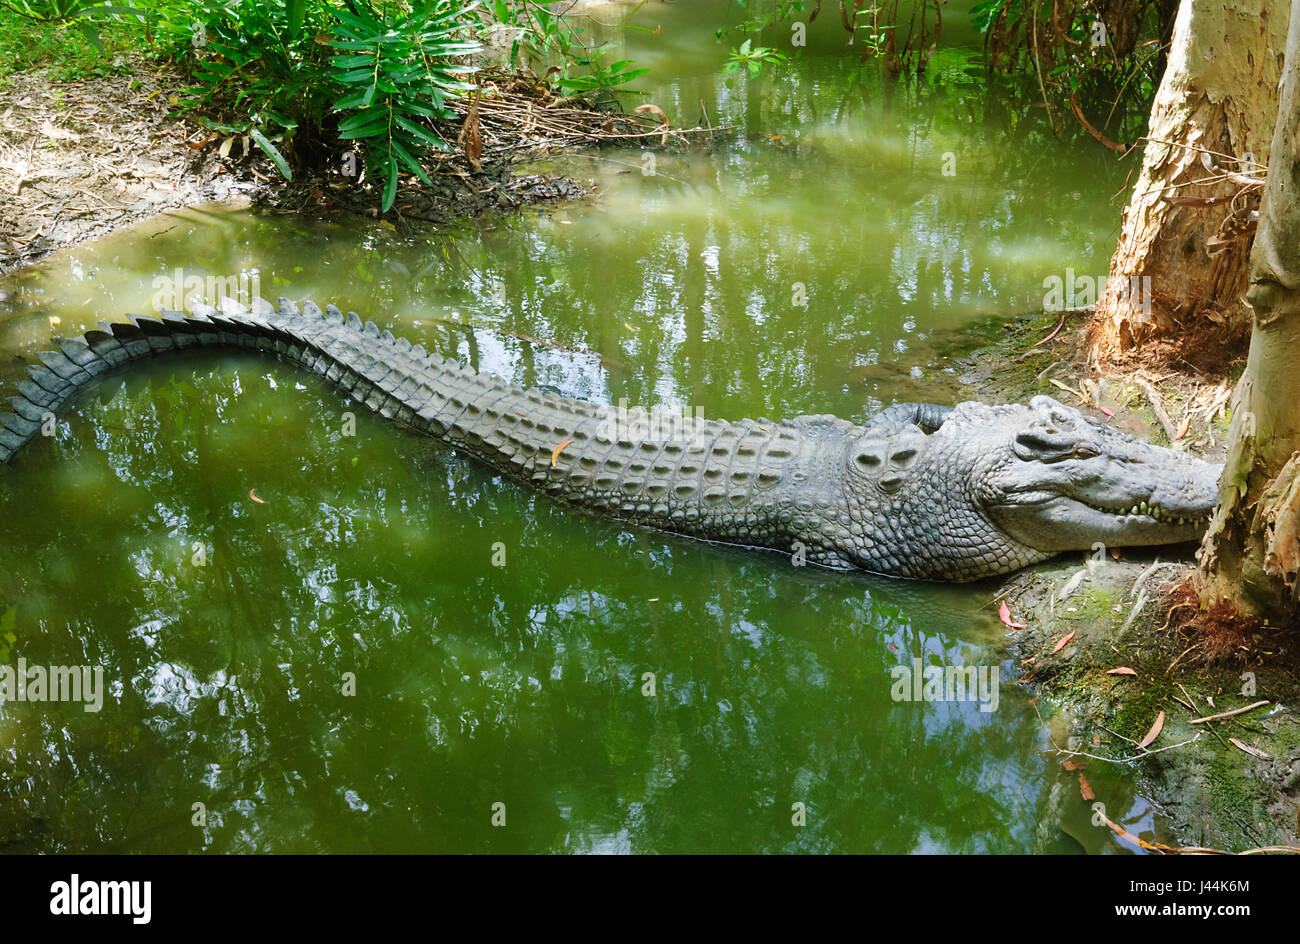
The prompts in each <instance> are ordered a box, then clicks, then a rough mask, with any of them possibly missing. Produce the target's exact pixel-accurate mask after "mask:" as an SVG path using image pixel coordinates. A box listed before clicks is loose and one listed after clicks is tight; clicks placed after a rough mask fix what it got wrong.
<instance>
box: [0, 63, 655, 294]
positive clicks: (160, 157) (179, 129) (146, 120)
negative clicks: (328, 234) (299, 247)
mask: <svg viewBox="0 0 1300 944" xmlns="http://www.w3.org/2000/svg"><path fill="white" fill-rule="evenodd" d="M498 78H499V79H500V81H501V88H502V90H503V97H502V98H501V100H500V101H498V102H496V104H494V105H489V104H487V103H486V102H485V103H483V104H482V105H481V107H478V108H474V109H473V110H471V109H470V106H468V105H462V106H460V107H461V108H462V111H464V112H465V114H464V116H463V117H458V118H457V119H456V120H453V121H451V122H447V123H444V124H445V127H443V128H440V129H439V130H440V131H442V133H443V134H444V136H445V137H447V138H448V139H449V140H453V141H455V140H457V136H458V132H459V131H460V130H462V129H463V130H466V131H467V132H468V134H467V135H466V136H464V137H465V138H466V139H467V140H461V141H460V142H459V144H458V148H457V149H453V151H451V152H449V153H447V154H443V155H437V156H434V157H432V158H431V159H430V161H429V168H430V174H431V177H432V179H433V186H432V187H430V186H427V185H424V184H421V183H420V182H419V181H418V180H417V179H416V178H414V177H411V178H410V179H409V180H404V181H403V183H402V185H401V186H400V187H399V190H398V199H397V203H396V205H395V206H394V207H393V209H392V210H391V211H390V212H389V213H388V214H387V217H386V218H388V219H389V220H390V221H391V222H392V223H393V225H394V226H395V227H397V228H399V229H400V228H402V227H404V226H407V225H410V226H418V225H422V224H438V223H446V222H450V221H452V220H456V219H464V218H467V217H474V216H478V215H480V214H483V213H487V212H502V211H511V210H516V209H519V208H520V207H523V206H528V205H532V204H538V203H546V202H550V201H556V200H568V199H573V198H575V197H580V196H585V195H588V194H591V193H593V192H594V187H593V186H592V185H591V184H590V183H588V182H583V181H575V180H571V179H568V178H564V177H554V176H548V175H544V174H516V173H515V172H514V169H513V168H514V165H515V164H516V163H517V162H518V161H521V160H528V159H530V158H532V157H535V156H537V154H539V153H547V152H548V151H551V150H555V149H562V148H565V147H576V146H581V145H582V144H583V143H593V142H599V141H601V140H604V139H606V138H607V137H608V138H610V139H623V138H631V139H633V140H637V139H640V138H645V137H647V135H648V132H647V131H646V126H647V123H648V124H649V125H650V126H654V124H655V120H657V119H655V118H645V117H643V116H637V115H605V114H603V113H600V112H597V111H595V110H593V109H590V108H586V107H583V106H582V105H581V104H577V103H571V102H568V101H561V100H558V99H556V98H555V97H554V96H553V95H549V94H548V93H547V92H546V91H545V90H544V89H543V88H541V87H540V86H536V87H534V84H532V83H529V82H526V81H524V80H522V79H521V78H519V77H513V76H501V77H498ZM186 84H187V83H186V79H185V76H184V74H183V73H182V72H181V71H180V70H179V69H178V68H176V67H175V66H170V65H169V66H160V65H156V64H151V63H140V64H138V65H137V66H136V68H135V70H134V73H133V74H130V75H120V76H106V77H102V78H95V79H87V80H84V81H78V82H55V81H52V80H51V79H50V76H49V72H48V70H47V69H33V70H29V71H27V72H21V73H16V74H14V75H12V76H11V77H10V78H9V80H8V81H7V83H6V85H5V87H4V88H3V90H0V193H2V194H3V198H4V204H5V213H4V214H3V216H0V273H2V272H4V271H7V270H10V269H13V268H15V267H18V266H22V265H26V264H29V263H31V262H34V261H36V260H37V259H39V258H41V257H42V256H43V255H45V254H46V253H48V252H51V251H53V250H56V249H60V248H62V247H65V246H70V245H73V244H75V243H80V242H84V241H86V240H89V239H95V238H97V237H99V236H103V235H105V234H106V233H109V232H111V231H113V230H115V229H117V228H119V227H123V226H126V225H128V224H130V223H134V222H136V221H138V220H141V219H144V218H146V217H150V216H154V215H156V214H158V213H161V212H163V211H166V210H172V209H176V208H179V207H185V206H195V205H198V204H205V203H237V204H238V203H251V204H252V205H253V206H255V207H259V208H261V209H264V210H266V211H268V212H277V213H298V214H305V215H309V216H314V217H322V218H328V217H332V216H335V215H337V214H349V213H350V214H357V215H361V216H366V217H377V216H378V215H379V209H378V203H379V196H378V188H377V187H376V186H375V182H374V181H371V180H367V179H366V174H365V169H364V167H362V166H361V165H360V161H359V158H358V157H357V156H356V155H349V154H348V153H347V152H346V150H345V149H342V148H340V150H339V154H338V155H337V157H338V160H337V161H334V162H332V164H331V166H329V167H326V168H324V169H318V170H315V171H303V172H300V173H298V174H296V175H295V177H294V179H293V180H289V181H286V180H285V179H284V178H283V177H282V176H281V175H280V174H279V172H278V171H276V169H275V167H274V165H273V164H272V163H271V161H270V160H269V159H268V158H266V157H265V155H263V154H262V153H261V152H260V151H259V150H257V149H256V148H255V147H251V146H250V143H249V140H248V138H247V137H246V136H243V135H223V134H217V133H216V132H213V131H212V130H210V129H209V128H207V127H206V126H204V125H203V124H201V123H200V122H199V121H197V120H194V119H192V118H189V117H185V116H176V115H175V114H173V112H174V108H175V106H174V103H173V101H172V97H173V96H174V94H175V92H176V90H177V89H180V88H183V87H185V85H186ZM521 108H522V109H523V114H522V119H521V120H522V122H523V123H521V124H519V127H518V128H517V129H516V133H515V134H514V135H513V137H512V135H511V130H510V123H511V122H512V121H518V120H520V119H519V116H516V115H515V114H513V112H512V111H511V109H516V110H517V109H521ZM534 112H535V114H534ZM529 122H531V124H529ZM584 136H585V137H584ZM654 140H659V135H658V134H657V133H656V134H655V135H654Z"/></svg>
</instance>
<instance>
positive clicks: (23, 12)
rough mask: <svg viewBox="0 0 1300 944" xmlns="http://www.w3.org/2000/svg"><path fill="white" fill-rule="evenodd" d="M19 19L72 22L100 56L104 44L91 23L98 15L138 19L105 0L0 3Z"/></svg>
mask: <svg viewBox="0 0 1300 944" xmlns="http://www.w3.org/2000/svg"><path fill="white" fill-rule="evenodd" d="M0 2H3V3H4V5H5V6H7V7H8V8H9V9H11V10H13V11H14V12H15V13H17V14H18V15H19V16H24V17H27V19H29V20H35V21H36V22H38V23H47V24H54V23H65V22H70V21H75V22H76V24H77V28H78V29H80V30H81V32H82V35H84V36H85V37H86V41H87V42H89V43H90V44H91V45H92V46H94V47H95V48H96V49H97V50H99V51H100V52H101V53H102V52H103V51H104V43H103V41H102V40H101V39H100V38H99V30H97V29H96V28H95V24H94V23H93V22H92V20H93V19H94V18H96V17H102V16H140V12H139V11H138V10H134V9H132V8H131V7H128V6H113V5H111V4H109V3H107V2H106V0H0Z"/></svg>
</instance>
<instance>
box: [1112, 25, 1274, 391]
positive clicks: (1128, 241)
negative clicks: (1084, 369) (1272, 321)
mask: <svg viewBox="0 0 1300 944" xmlns="http://www.w3.org/2000/svg"><path fill="white" fill-rule="evenodd" d="M1288 20H1289V16H1288V12H1287V6H1286V4H1284V3H1278V2H1277V0H1182V5H1181V6H1180V7H1179V10H1178V16H1177V19H1176V20H1175V22H1174V32H1173V46H1172V48H1171V49H1170V51H1169V63H1168V66H1167V67H1166V69H1165V73H1164V78H1163V79H1162V80H1161V83H1160V88H1159V90H1158V91H1157V93H1156V98H1155V103H1154V104H1153V106H1152V109H1151V122H1150V129H1149V131H1148V132H1147V136H1148V141H1147V145H1146V150H1145V152H1144V154H1143V159H1142V173H1141V175H1140V176H1139V177H1138V182H1137V186H1136V187H1135V188H1134V190H1133V195H1132V197H1131V198H1130V200H1129V204H1128V206H1127V207H1126V208H1125V210H1124V223H1123V231H1122V233H1121V236H1120V241H1119V247H1118V249H1117V250H1116V251H1115V256H1114V258H1112V259H1111V264H1110V278H1109V280H1108V282H1107V288H1106V292H1105V293H1104V294H1103V295H1102V297H1101V298H1100V299H1098V302H1097V311H1096V315H1095V317H1094V319H1093V323H1092V327H1091V339H1090V360H1091V362H1092V364H1093V365H1094V366H1095V367H1105V366H1111V365H1114V364H1117V363H1121V362H1123V361H1124V360H1126V359H1127V358H1129V357H1130V356H1132V355H1133V354H1135V353H1140V354H1143V355H1147V356H1149V355H1151V354H1152V353H1154V348H1153V346H1152V345H1151V344H1150V343H1149V342H1152V341H1154V340H1156V339H1166V340H1171V341H1174V342H1175V345H1174V347H1173V348H1171V349H1170V350H1168V351H1167V352H1166V356H1169V357H1172V356H1174V355H1180V356H1181V357H1182V358H1183V359H1185V360H1189V361H1191V362H1193V363H1195V362H1196V355H1197V354H1202V353H1214V352H1213V351H1209V352H1207V351H1202V350H1198V349H1201V348H1205V347H1207V341H1209V342H1211V343H1212V344H1214V345H1216V346H1217V348H1216V349H1219V350H1221V349H1222V346H1223V345H1224V344H1227V345H1228V346H1229V347H1231V346H1232V341H1233V339H1234V338H1235V339H1236V347H1237V352H1238V353H1239V351H1240V346H1241V344H1242V343H1244V341H1245V334H1246V330H1247V328H1248V326H1249V323H1250V316H1249V312H1248V311H1247V309H1246V307H1245V305H1243V304H1242V302H1241V293H1242V291H1243V290H1244V288H1245V285H1246V276H1247V260H1248V258H1249V251H1250V240H1249V239H1248V238H1240V239H1236V240H1233V241H1231V242H1229V243H1228V244H1227V245H1226V247H1225V248H1224V249H1223V250H1222V251H1220V252H1217V253H1216V254H1214V255H1210V254H1209V253H1208V252H1207V250H1206V240H1207V239H1209V238H1211V237H1213V236H1215V234H1216V233H1217V232H1218V231H1219V229H1220V226H1221V224H1223V222H1224V220H1225V219H1226V218H1227V216H1228V215H1229V214H1230V213H1231V212H1232V207H1231V206H1230V205H1229V204H1220V205H1218V206H1214V207H1208V208H1207V207H1193V206H1177V205H1174V204H1171V203H1169V202H1167V201H1166V199H1165V198H1166V197H1167V196H1180V197H1181V196H1197V197H1208V196H1227V195H1230V194H1233V193H1234V192H1235V191H1236V190H1238V189H1240V184H1239V183H1234V182H1231V181H1219V182H1215V183H1211V184H1201V185H1196V186H1183V185H1185V184H1188V183H1189V182H1192V181H1198V180H1203V179H1205V178H1208V177H1212V176H1215V175H1214V173H1213V172H1211V171H1209V170H1207V169H1206V167H1205V166H1204V164H1203V163H1202V159H1203V157H1205V156H1206V155H1205V151H1213V152H1218V154H1219V155H1227V157H1222V156H1216V157H1214V158H1213V160H1214V161H1215V162H1216V163H1217V164H1218V165H1219V166H1220V167H1222V168H1224V169H1227V170H1232V171H1249V170H1250V165H1249V164H1247V163H1244V162H1245V161H1246V160H1247V155H1253V157H1254V159H1255V160H1256V161H1258V162H1259V163H1261V164H1264V163H1267V161H1268V156H1269V140H1270V135H1269V132H1270V130H1271V129H1272V127H1273V123H1274V121H1275V119H1276V117H1277V85H1278V78H1279V76H1280V75H1281V69H1282V51H1283V47H1284V45H1285V42H1286V32H1287V22H1288ZM1228 158H1236V159H1237V160H1236V161H1232V160H1229V159H1228ZM1257 194H1258V190H1256V191H1254V193H1253V194H1249V195H1246V196H1245V197H1244V198H1243V199H1244V200H1250V199H1253V196H1254V195H1257ZM1242 203H1243V200H1238V201H1237V207H1238V211H1239V212H1238V214H1237V216H1242V215H1248V214H1249V209H1250V207H1248V206H1242ZM1148 280H1149V281H1148ZM1180 337H1185V338H1186V339H1187V343H1186V344H1185V345H1183V346H1181V347H1178V346H1177V340H1178V339H1179V338H1180ZM1143 348H1146V350H1143ZM1196 366H1202V367H1205V368H1207V369H1221V367H1222V365H1221V364H1212V363H1209V362H1204V361H1203V362H1202V363H1200V364H1197V365H1196Z"/></svg>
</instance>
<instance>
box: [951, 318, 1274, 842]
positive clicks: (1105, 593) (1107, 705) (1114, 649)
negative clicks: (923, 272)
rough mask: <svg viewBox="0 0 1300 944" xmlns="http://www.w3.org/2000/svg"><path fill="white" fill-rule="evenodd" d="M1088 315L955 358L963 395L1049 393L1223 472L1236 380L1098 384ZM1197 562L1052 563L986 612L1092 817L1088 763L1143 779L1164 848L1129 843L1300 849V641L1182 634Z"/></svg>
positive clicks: (1153, 377) (1040, 321) (1174, 553)
mask: <svg viewBox="0 0 1300 944" xmlns="http://www.w3.org/2000/svg"><path fill="white" fill-rule="evenodd" d="M1088 318H1089V313H1088V312H1087V311H1083V310H1079V311H1073V312H1067V313H1065V315H1064V316H1061V315H1060V314H1059V313H1052V314H1042V315H1037V316H1033V317H1029V318H1025V319H1021V320H1020V321H1018V322H1016V323H1014V324H1011V325H1008V326H1007V327H1006V329H1005V337H1004V338H1003V339H1002V340H1000V341H999V342H997V343H995V344H993V345H991V346H989V347H986V348H983V349H981V350H978V351H976V352H975V353H974V354H972V355H969V356H967V357H963V358H960V359H959V360H958V364H959V365H960V371H961V379H962V381H963V383H964V385H965V386H966V392H967V394H968V395H969V396H972V397H974V398H978V399H982V400H986V401H990V402H991V401H994V400H1001V401H1015V400H1024V399H1026V398H1028V397H1030V396H1033V395H1035V394H1043V393H1045V394H1048V395H1050V396H1053V397H1055V398H1057V399H1059V400H1061V401H1062V402H1064V403H1067V404H1069V405H1071V406H1075V407H1078V408H1080V409H1082V410H1084V411H1085V412H1087V413H1089V414H1090V415H1092V416H1094V417H1096V418H1097V419H1099V420H1101V421H1103V422H1107V423H1110V424H1112V425H1115V426H1117V427H1119V428H1121V429H1124V430H1125V431H1127V432H1132V433H1133V434H1135V435H1137V436H1140V437H1142V438H1144V439H1148V440H1150V441H1152V442H1157V443H1160V444H1162V445H1166V446H1172V447H1174V448H1181V449H1188V450H1190V451H1192V452H1194V453H1196V454H1198V455H1201V456H1203V457H1205V458H1208V459H1212V460H1215V461H1221V460H1222V458H1223V456H1224V454H1225V452H1226V444H1225V440H1226V438H1227V423H1228V405H1227V401H1228V394H1229V392H1230V390H1231V384H1232V382H1233V381H1234V380H1235V375H1234V376H1231V377H1227V378H1223V377H1212V376H1203V375H1199V374H1195V373H1191V372H1189V373H1156V374H1144V373H1141V372H1139V373H1137V374H1135V375H1132V376H1127V377H1124V378H1119V379H1103V378H1098V377H1096V376H1094V375H1092V374H1090V373H1089V371H1088V370H1087V369H1086V368H1085V367H1083V366H1082V365H1083V364H1084V362H1085V361H1084V358H1083V356H1082V353H1083V344H1084V342H1085V338H1084V327H1085V326H1086V324H1087V321H1088ZM1058 327H1059V329H1060V330H1059V331H1057V333H1056V334H1055V335H1054V336H1052V337H1051V340H1050V341H1047V342H1046V343H1041V344H1040V343H1039V342H1041V341H1042V340H1043V339H1044V338H1047V337H1048V336H1049V335H1051V334H1052V332H1053V331H1055V330H1056V329H1057V328H1058ZM1241 366H1242V365H1241V364H1236V365H1235V368H1234V369H1235V371H1236V372H1237V373H1239V371H1240V369H1241ZM1195 551H1196V546H1195V545H1194V544H1189V545H1185V546H1176V547H1168V548H1160V549H1155V550H1152V551H1138V550H1136V549H1112V550H1111V551H1109V552H1107V553H1097V552H1093V553H1088V554H1082V553H1080V554H1073V555H1063V556H1062V557H1060V558H1057V559H1056V560H1054V561H1051V562H1049V563H1047V564H1044V565H1041V566H1038V567H1035V568H1032V569H1029V570H1026V571H1021V572H1019V573H1017V574H1015V575H1013V576H1012V577H1011V578H1010V579H1009V580H1008V581H1006V583H1005V584H1004V585H1003V586H1002V587H1001V588H1000V589H999V590H998V592H997V593H996V595H995V597H994V599H995V600H996V601H1005V602H1006V603H1007V604H1008V606H1009V611H1010V619H1011V621H1012V622H1013V623H1016V624H1023V628H1020V629H1015V630H1013V631H1012V632H1011V634H1010V637H1009V645H1010V650H1011V653H1012V655H1013V657H1014V659H1015V662H1016V664H1017V665H1018V666H1019V669H1020V673H1021V674H1020V678H1019V681H1020V682H1021V683H1022V684H1024V685H1026V686H1028V687H1030V688H1031V690H1033V691H1035V692H1036V693H1037V694H1039V695H1040V696H1041V698H1042V700H1041V702H1040V704H1041V710H1042V714H1043V717H1044V721H1045V723H1047V724H1048V725H1049V728H1050V730H1051V731H1052V744H1053V747H1054V749H1055V752H1056V754H1055V759H1056V761H1057V762H1058V763H1059V764H1060V765H1061V767H1062V776H1064V777H1066V778H1069V779H1071V780H1074V779H1077V781H1078V783H1077V789H1078V790H1079V792H1080V795H1081V797H1082V798H1083V799H1084V800H1085V801H1086V802H1088V803H1089V804H1090V805H1091V806H1092V807H1093V809H1094V812H1096V811H1097V809H1098V808H1097V806H1096V804H1101V808H1100V813H1101V815H1102V816H1104V815H1105V804H1106V802H1107V797H1106V796H1104V795H1102V794H1095V795H1094V791H1093V788H1092V786H1091V782H1092V781H1100V782H1105V781H1106V780H1107V779H1108V778H1106V777H1105V776H1104V775H1103V776H1099V775H1098V774H1097V773H1095V772H1096V771H1097V770H1098V768H1106V767H1112V766H1116V765H1118V766H1122V767H1125V768H1128V769H1130V770H1132V771H1133V772H1134V773H1135V774H1136V776H1137V781H1138V785H1139V789H1140V791H1141V792H1142V793H1143V795H1144V796H1145V797H1146V798H1147V799H1148V800H1149V801H1150V802H1151V804H1152V805H1153V807H1154V809H1155V811H1156V822H1157V827H1158V832H1159V835H1145V834H1144V835H1142V836H1133V835H1132V834H1127V833H1121V835H1120V838H1121V840H1122V841H1124V842H1126V843H1129V844H1130V845H1133V846H1134V847H1137V848H1142V843H1147V844H1148V845H1147V847H1146V848H1148V849H1150V848H1152V847H1156V846H1157V844H1158V843H1159V842H1164V843H1165V844H1168V845H1171V846H1177V847H1208V848H1212V849H1217V850H1224V851H1230V852H1242V851H1246V850H1248V849H1258V848H1261V847H1293V849H1292V851H1300V713H1297V711H1296V710H1295V707H1294V706H1296V705H1297V704H1300V641H1298V640H1296V639H1295V638H1293V637H1292V636H1290V635H1288V634H1286V633H1285V632H1283V631H1272V632H1264V633H1258V634H1251V635H1244V634H1243V635H1240V636H1239V637H1235V638H1232V639H1215V640H1207V639H1206V638H1205V637H1204V636H1203V635H1197V634H1194V633H1193V632H1191V631H1190V630H1187V629H1184V628H1183V627H1184V625H1185V623H1186V622H1187V619H1186V618H1187V617H1188V616H1189V615H1190V614H1191V613H1192V612H1194V611H1195V605H1194V604H1193V603H1191V602H1189V600H1188V596H1187V594H1186V592H1185V591H1184V590H1182V588H1181V585H1182V582H1183V581H1184V579H1185V578H1186V576H1187V575H1188V574H1189V573H1190V572H1191V570H1192V569H1193V568H1194V566H1195V560H1194V554H1195ZM1241 709H1246V710H1241ZM1216 716H1221V717H1216ZM1202 719H1213V720H1202ZM1153 731H1154V732H1155V733H1154V735H1153V734H1152V732H1153ZM1144 742H1145V743H1144ZM1140 745H1141V746H1140ZM1090 772H1091V773H1092V774H1093V775H1092V781H1090V780H1089V774H1090ZM1098 823H1100V825H1099V827H1098V828H1103V829H1104V828H1106V823H1105V820H1104V819H1098V820H1097V821H1096V822H1095V823H1094V825H1097V824H1098Z"/></svg>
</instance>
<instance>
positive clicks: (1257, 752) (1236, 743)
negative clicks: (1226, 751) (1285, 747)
mask: <svg viewBox="0 0 1300 944" xmlns="http://www.w3.org/2000/svg"><path fill="white" fill-rule="evenodd" d="M1228 740H1229V741H1230V742H1232V744H1233V745H1234V746H1236V747H1238V748H1240V749H1241V750H1243V751H1245V752H1246V753H1247V754H1249V755H1250V756H1251V757H1258V758H1260V759H1261V760H1272V758H1271V757H1269V756H1268V755H1267V754H1265V753H1264V752H1263V751H1261V750H1260V749H1259V748H1256V747H1251V746H1250V745H1249V744H1242V743H1241V742H1240V741H1238V740H1237V739H1236V738H1228Z"/></svg>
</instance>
